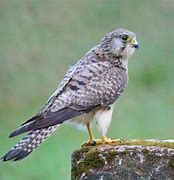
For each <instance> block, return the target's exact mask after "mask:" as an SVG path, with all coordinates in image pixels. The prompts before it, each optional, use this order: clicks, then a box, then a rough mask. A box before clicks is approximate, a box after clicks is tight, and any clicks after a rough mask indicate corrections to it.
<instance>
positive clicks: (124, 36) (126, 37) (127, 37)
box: [121, 34, 130, 41]
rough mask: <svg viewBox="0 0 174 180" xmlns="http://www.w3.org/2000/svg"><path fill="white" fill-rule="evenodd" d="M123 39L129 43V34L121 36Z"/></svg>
mask: <svg viewBox="0 0 174 180" xmlns="http://www.w3.org/2000/svg"><path fill="white" fill-rule="evenodd" d="M121 39H122V40H123V41H128V40H129V39H130V38H129V36H128V35H127V34H123V35H122V36H121Z"/></svg>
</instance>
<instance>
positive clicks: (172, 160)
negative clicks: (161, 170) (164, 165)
mask: <svg viewBox="0 0 174 180" xmlns="http://www.w3.org/2000/svg"><path fill="white" fill-rule="evenodd" d="M168 165H169V167H170V168H172V169H173V170H174V156H172V157H171V158H170V160H169V162H168Z"/></svg>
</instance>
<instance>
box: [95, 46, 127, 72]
mask: <svg viewBox="0 0 174 180" xmlns="http://www.w3.org/2000/svg"><path fill="white" fill-rule="evenodd" d="M92 52H93V53H94V56H95V58H96V59H97V60H98V61H107V62H109V63H110V64H111V65H112V66H115V67H119V68H122V69H124V70H126V71H128V60H127V59H125V58H124V57H123V56H122V55H119V56H118V55H116V54H113V53H112V52H110V51H109V49H108V48H106V47H105V48H103V47H100V46H98V47H95V48H94V49H92Z"/></svg>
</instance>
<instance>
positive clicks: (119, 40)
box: [101, 29, 138, 60]
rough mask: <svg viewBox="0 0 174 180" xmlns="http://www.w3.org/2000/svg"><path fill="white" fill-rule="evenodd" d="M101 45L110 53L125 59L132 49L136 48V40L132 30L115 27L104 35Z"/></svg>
mask: <svg viewBox="0 0 174 180" xmlns="http://www.w3.org/2000/svg"><path fill="white" fill-rule="evenodd" d="M101 46H102V47H103V48H106V49H107V50H108V51H109V52H110V53H111V54H112V55H114V56H118V57H122V59H126V60H127V59H128V58H129V57H130V56H131V55H132V54H133V53H134V50H135V49H138V42H137V40H136V36H135V34H134V33H133V32H131V31H128V30H126V29H116V30H114V31H112V32H110V33H108V34H107V35H106V36H104V38H103V39H102V41H101Z"/></svg>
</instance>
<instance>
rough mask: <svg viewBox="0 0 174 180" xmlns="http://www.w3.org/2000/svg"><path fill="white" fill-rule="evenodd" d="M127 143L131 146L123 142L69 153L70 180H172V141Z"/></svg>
mask: <svg viewBox="0 0 174 180" xmlns="http://www.w3.org/2000/svg"><path fill="white" fill-rule="evenodd" d="M131 142H135V143H130V142H129V143H128V141H127V142H126V143H121V144H117V145H101V146H89V147H82V148H81V149H80V150H76V151H74V152H73V154H72V170H71V179H72V180H117V179H118V180H120V179H121V180H124V179H125V180H126V179H128V180H151V179H152V180H173V179H174V143H173V142H168V141H141V142H140V141H137V142H138V143H136V141H131ZM147 142H148V143H147ZM149 142H152V143H149ZM154 142H155V144H154ZM126 144H128V145H126ZM133 144H134V145H133ZM137 144H138V145H137ZM140 144H142V145H140Z"/></svg>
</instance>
